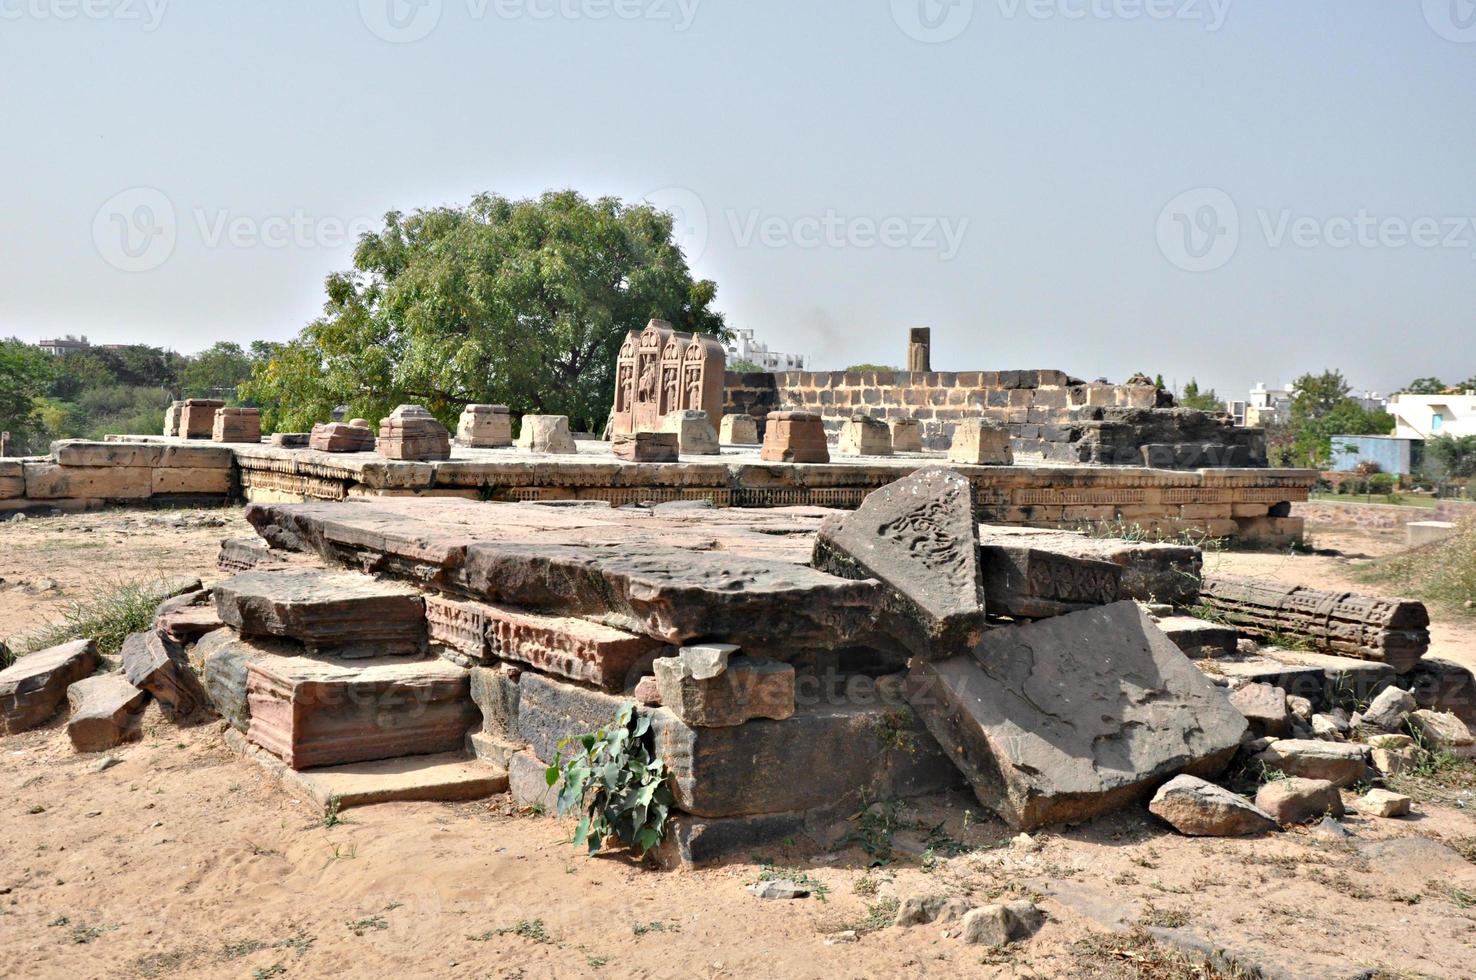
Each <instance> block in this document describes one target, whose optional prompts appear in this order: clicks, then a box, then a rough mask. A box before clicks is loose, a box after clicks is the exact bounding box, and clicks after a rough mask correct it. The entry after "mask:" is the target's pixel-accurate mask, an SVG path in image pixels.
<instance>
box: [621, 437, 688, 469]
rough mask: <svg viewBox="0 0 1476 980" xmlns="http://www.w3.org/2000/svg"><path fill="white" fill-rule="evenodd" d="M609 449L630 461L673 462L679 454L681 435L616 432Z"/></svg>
mask: <svg viewBox="0 0 1476 980" xmlns="http://www.w3.org/2000/svg"><path fill="white" fill-rule="evenodd" d="M611 450H612V451H613V452H614V453H615V455H616V457H617V458H619V459H625V460H629V461H630V462H632V463H675V462H676V461H677V458H678V457H679V456H680V455H681V451H682V449H681V437H680V436H679V435H678V434H677V433H675V432H632V433H630V434H628V435H620V434H617V435H616V436H615V438H614V440H613V441H612V443H611Z"/></svg>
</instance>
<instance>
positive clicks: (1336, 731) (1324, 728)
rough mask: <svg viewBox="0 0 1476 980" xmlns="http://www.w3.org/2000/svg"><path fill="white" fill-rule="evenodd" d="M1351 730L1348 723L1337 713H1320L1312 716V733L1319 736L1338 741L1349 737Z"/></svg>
mask: <svg viewBox="0 0 1476 980" xmlns="http://www.w3.org/2000/svg"><path fill="white" fill-rule="evenodd" d="M1350 730H1351V728H1350V726H1349V725H1348V723H1347V722H1346V721H1344V720H1343V719H1341V718H1339V717H1338V716H1337V715H1325V714H1321V713H1318V714H1315V715H1313V716H1312V734H1313V735H1315V736H1317V737H1318V738H1323V739H1327V740H1329V741H1333V742H1337V741H1341V740H1342V739H1343V738H1345V737H1347V735H1348V732H1349V731H1350Z"/></svg>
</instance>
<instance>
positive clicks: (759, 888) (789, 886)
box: [748, 878, 810, 899]
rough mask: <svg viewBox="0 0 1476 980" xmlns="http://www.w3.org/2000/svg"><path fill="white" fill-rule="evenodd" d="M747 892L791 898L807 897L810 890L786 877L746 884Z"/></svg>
mask: <svg viewBox="0 0 1476 980" xmlns="http://www.w3.org/2000/svg"><path fill="white" fill-rule="evenodd" d="M748 890H749V892H751V893H752V894H754V895H756V896H757V897H759V898H776V899H793V898H809V897H810V890H809V889H808V888H805V887H804V886H803V885H798V884H795V883H794V882H792V881H790V880H789V879H787V878H774V879H771V880H769V881H760V882H758V883H757V884H753V885H749V886H748Z"/></svg>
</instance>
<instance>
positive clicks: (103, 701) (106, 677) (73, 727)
mask: <svg viewBox="0 0 1476 980" xmlns="http://www.w3.org/2000/svg"><path fill="white" fill-rule="evenodd" d="M148 699H149V696H148V693H147V692H145V691H140V690H139V689H138V688H136V687H134V686H133V685H132V684H130V683H128V678H127V677H125V676H124V675H122V674H116V673H115V674H94V675H93V676H92V677H84V678H83V679H82V680H80V681H78V682H77V683H75V684H73V685H72V686H71V687H69V688H67V704H68V706H69V707H70V708H71V713H70V714H69V716H68V717H67V737H68V738H70V739H71V740H72V748H73V749H75V750H76V751H78V752H105V751H107V750H108V749H111V748H116V747H117V746H119V745H122V744H123V743H124V742H136V741H138V740H139V739H140V738H142V737H143V733H142V731H141V730H140V728H139V725H140V722H141V721H142V718H143V710H144V706H145V705H146V704H147V703H148Z"/></svg>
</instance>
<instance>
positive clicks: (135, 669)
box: [122, 630, 210, 721]
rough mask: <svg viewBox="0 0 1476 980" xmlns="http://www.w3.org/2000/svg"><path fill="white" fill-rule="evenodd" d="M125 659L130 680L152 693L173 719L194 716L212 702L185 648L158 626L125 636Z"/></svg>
mask: <svg viewBox="0 0 1476 980" xmlns="http://www.w3.org/2000/svg"><path fill="white" fill-rule="evenodd" d="M122 659H123V673H124V674H125V675H127V677H128V682H129V683H130V684H132V685H133V686H134V687H138V688H142V689H143V690H145V691H148V692H149V693H150V694H152V695H153V696H154V700H156V701H158V702H159V707H160V708H162V709H164V716H165V717H166V718H169V719H170V720H171V721H183V720H185V719H188V718H190V717H193V716H194V715H195V714H197V713H198V712H200V711H201V709H203V708H205V707H206V706H207V705H208V704H209V701H210V699H209V698H208V697H207V696H206V694H205V689H204V688H203V687H201V686H200V681H199V679H198V678H197V677H196V676H195V671H194V670H193V668H191V667H190V662H189V659H188V658H187V657H186V656H185V652H184V650H183V649H181V648H180V646H179V644H178V643H175V642H174V641H173V640H171V639H170V638H169V637H167V636H165V635H164V634H163V633H160V632H159V631H158V630H148V631H146V632H143V633H134V634H133V635H132V636H129V637H128V638H127V639H125V640H124V641H123V656H122Z"/></svg>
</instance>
